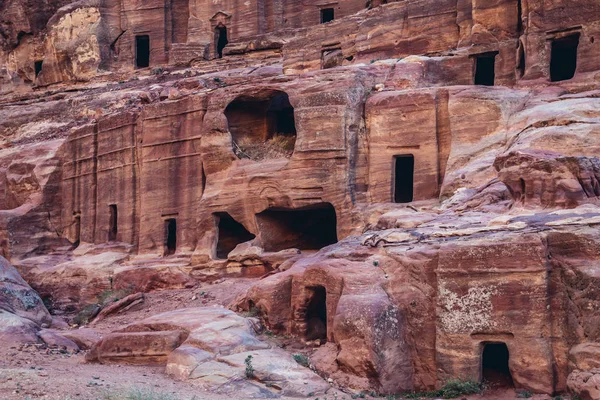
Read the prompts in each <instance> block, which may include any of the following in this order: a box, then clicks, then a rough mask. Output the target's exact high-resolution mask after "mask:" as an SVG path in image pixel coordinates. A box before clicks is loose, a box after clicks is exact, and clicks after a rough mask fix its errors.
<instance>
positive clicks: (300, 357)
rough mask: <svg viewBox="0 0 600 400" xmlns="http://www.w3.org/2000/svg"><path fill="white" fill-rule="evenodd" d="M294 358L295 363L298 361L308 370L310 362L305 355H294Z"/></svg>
mask: <svg viewBox="0 0 600 400" xmlns="http://www.w3.org/2000/svg"><path fill="white" fill-rule="evenodd" d="M292 357H294V361H296V362H297V363H298V364H300V365H302V366H303V367H307V368H308V366H309V365H310V360H309V359H308V357H306V356H305V355H304V354H294V355H293V356H292Z"/></svg>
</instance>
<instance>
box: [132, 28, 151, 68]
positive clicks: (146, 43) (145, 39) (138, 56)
mask: <svg viewBox="0 0 600 400" xmlns="http://www.w3.org/2000/svg"><path fill="white" fill-rule="evenodd" d="M135 65H136V67H137V68H147V67H149V66H150V36H148V35H139V36H136V37H135Z"/></svg>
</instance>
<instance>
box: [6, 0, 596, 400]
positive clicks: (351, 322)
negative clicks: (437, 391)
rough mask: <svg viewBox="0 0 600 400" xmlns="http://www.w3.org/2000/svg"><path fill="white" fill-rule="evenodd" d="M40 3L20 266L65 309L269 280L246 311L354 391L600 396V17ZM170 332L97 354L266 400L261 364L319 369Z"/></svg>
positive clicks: (410, 8) (458, 7) (13, 218)
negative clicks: (474, 386)
mask: <svg viewBox="0 0 600 400" xmlns="http://www.w3.org/2000/svg"><path fill="white" fill-rule="evenodd" d="M38 3H39V4H38V5H33V4H32V3H31V4H30V2H27V1H23V0H10V1H8V2H5V3H3V5H2V6H0V9H2V10H3V11H6V12H5V13H4V14H3V15H2V16H1V17H0V33H1V35H0V37H1V38H2V39H1V40H2V51H1V53H0V84H1V85H0V87H1V89H0V93H1V94H2V98H1V99H0V133H1V135H0V137H1V139H0V209H1V210H0V249H1V251H2V254H3V255H4V256H6V257H7V258H10V260H11V262H13V263H14V265H15V266H16V267H17V268H18V269H19V271H20V272H21V274H22V275H23V277H24V278H25V279H26V280H28V281H29V282H30V284H31V285H32V287H33V288H34V289H36V290H37V291H38V292H39V293H40V294H41V296H42V297H43V298H44V299H45V300H48V301H49V302H51V303H52V305H53V308H54V309H55V310H56V311H57V312H65V311H77V310H79V309H81V308H83V307H84V306H86V305H93V304H95V303H97V302H98V299H99V298H100V297H101V296H102V294H103V293H104V292H107V291H108V292H110V291H115V290H123V291H128V292H130V293H136V292H148V291H154V290H163V289H169V288H179V289H182V288H189V287H193V286H194V285H195V284H196V283H197V281H214V280H218V279H223V278H235V277H253V278H257V282H256V284H255V285H254V286H253V287H252V288H251V289H250V290H249V291H248V292H247V293H246V294H245V295H244V296H242V297H240V298H239V299H238V300H237V301H236V302H235V304H233V307H234V308H236V309H237V310H244V311H251V312H258V313H259V314H260V319H261V322H262V323H263V324H264V325H266V326H267V327H268V329H269V330H271V331H273V332H276V333H284V334H287V335H292V336H295V337H297V338H300V339H302V340H303V341H304V342H305V343H306V342H308V343H309V345H313V346H316V347H318V349H317V350H315V352H314V354H313V360H314V363H315V366H316V368H317V370H318V371H319V372H320V373H321V374H323V375H324V376H327V377H330V378H331V379H333V380H335V381H336V382H338V383H339V384H340V385H342V386H348V387H351V388H355V389H357V390H373V391H377V392H381V393H399V392H403V391H411V390H422V389H433V388H439V387H440V386H441V385H442V384H443V383H444V382H446V381H448V380H449V379H452V378H460V379H473V380H477V381H479V380H485V379H489V378H490V376H491V378H492V379H493V377H494V376H493V374H492V375H488V372H489V371H488V369H487V368H485V366H487V364H488V363H487V361H488V360H489V358H490V357H492V358H499V359H501V361H502V363H503V366H504V367H505V368H504V369H505V370H507V371H508V372H509V373H506V371H504V374H505V376H504V378H505V379H506V381H508V382H512V384H514V386H516V387H517V388H519V389H520V388H523V389H527V390H530V391H533V392H538V393H546V394H549V395H551V394H555V393H561V392H565V391H566V390H567V389H569V390H572V391H575V392H577V393H582V394H583V395H586V394H585V393H588V394H587V395H589V396H592V397H593V396H596V395H595V394H593V391H594V390H596V389H594V387H595V386H594V385H595V379H596V376H597V371H595V370H594V368H597V367H598V366H597V365H596V363H595V361H593V360H594V359H595V353H596V350H595V348H594V346H595V343H599V342H600V337H599V336H600V314H599V311H598V309H599V308H598V306H599V305H600V294H599V292H598V289H597V288H598V284H599V283H600V282H598V279H599V277H600V274H599V273H598V269H599V268H600V264H599V257H598V255H599V254H600V234H599V233H598V225H599V224H600V208H599V207H600V199H599V196H600V161H599V158H598V154H600V135H599V133H600V130H599V128H598V127H599V126H600V92H599V85H600V72H599V71H600V57H599V55H600V40H598V37H600V35H599V34H600V31H599V29H600V23H599V21H600V5H599V4H598V2H597V1H591V0H588V1H586V0H581V1H564V0H556V1H537V0H501V1H495V2H489V1H484V0H472V1H463V0H460V1H456V0H441V1H440V0H436V1H433V0H414V1H413V0H411V1H388V2H383V1H369V2H366V4H365V2H364V1H355V0H346V1H340V2H339V3H335V5H333V4H325V3H323V2H317V1H308V2H306V1H305V2H297V1H283V0H281V1H280V0H276V1H262V0H256V1H247V2H238V1H229V0H223V1H217V2H211V1H204V0H195V1H189V2H186V1H180V0H174V1H171V2H166V1H164V0H150V1H147V2H146V1H145V2H144V4H143V5H142V3H141V2H139V1H133V0H121V1H117V0H109V1H102V2H98V1H87V0H85V1H79V2H72V3H69V4H63V3H61V2H52V1H42V2H38ZM330 5H331V7H330ZM7 10H8V11H7ZM32 14H35V15H36V17H32V16H31V15H32ZM38 17H39V18H38ZM332 18H333V20H331V19H332ZM20 32H24V34H20ZM42 60H43V61H44V62H43V63H41V64H40V61H42ZM259 278H260V279H259ZM187 312H189V313H193V316H192V317H193V318H192V317H189V318H187V317H185V316H186V315H187V314H186V313H187ZM214 313H217V314H218V315H216V314H214ZM219 313H221V314H219ZM153 318H154V319H152V318H151V319H150V320H148V321H145V322H139V323H136V324H133V325H131V326H129V327H128V328H126V329H123V330H121V331H119V332H115V333H113V334H112V335H110V336H108V337H105V338H104V339H103V340H102V341H101V342H100V343H98V344H97V345H96V346H95V347H94V348H93V350H92V352H91V353H90V354H91V357H92V358H94V359H97V360H99V361H101V362H131V363H140V362H143V363H158V364H160V365H167V366H168V370H169V371H170V373H172V374H173V375H174V376H178V377H179V378H188V379H189V378H191V377H193V378H192V380H195V381H197V382H198V383H199V384H203V385H207V387H211V388H216V390H219V391H225V392H227V391H232V390H235V389H232V388H235V387H237V386H236V385H242V384H243V386H244V387H245V388H246V389H244V390H248V391H250V392H252V391H253V390H254V391H255V392H252V393H254V394H256V395H257V396H258V395H265V396H267V395H270V394H272V393H275V392H273V390H275V391H276V390H277V389H274V387H271V388H267V386H266V385H262V384H258V383H257V385H255V386H252V385H254V383H253V382H247V381H245V380H244V381H243V382H242V381H240V380H239V379H240V374H241V370H243V367H244V366H243V361H244V359H245V357H246V356H247V355H252V354H255V353H260V354H266V353H261V352H269V353H268V354H269V355H264V356H263V358H260V357H259V358H256V366H257V368H256V369H257V374H258V376H259V380H262V381H264V382H270V381H269V379H271V378H266V377H263V375H261V374H263V373H264V374H267V372H268V371H263V367H264V368H266V367H265V366H264V365H263V364H262V363H263V361H261V360H270V359H271V357H274V358H275V359H277V360H279V362H280V364H278V365H279V367H278V368H280V369H281V371H291V370H290V369H289V368H292V366H294V367H295V364H293V363H292V364H288V363H287V362H288V361H289V357H287V358H285V357H284V355H283V353H281V352H279V351H275V350H272V349H269V350H267V349H264V348H263V347H262V346H264V343H262V342H260V341H258V340H257V339H256V337H255V336H254V334H253V333H252V331H251V329H250V327H249V326H248V325H247V324H246V321H245V320H243V319H241V318H240V317H236V316H234V315H233V314H232V313H229V312H225V311H222V310H221V311H218V312H217V311H214V310H213V311H205V310H204V311H198V310H192V311H189V310H188V311H180V313H179V314H177V313H175V314H172V315H168V316H156V317H153ZM215 320H218V321H221V320H222V321H221V322H223V323H227V324H231V325H228V327H225V326H220V327H219V330H218V331H215V332H218V333H215V332H207V331H206V329H208V328H206V327H205V326H204V325H203V324H202V323H201V321H204V322H205V323H206V324H209V323H213V322H214V321H215ZM214 323H216V322H214ZM221 328H222V329H221ZM46 333H48V332H46ZM47 336H48V337H49V339H48V340H50V334H49V333H48V335H47ZM206 338H209V339H206ZM73 341H74V342H76V341H75V340H74V339H73ZM124 344H125V347H123V345H124ZM215 346H217V347H215ZM307 346H308V345H307ZM498 347H500V348H501V349H502V351H505V353H502V354H506V356H502V355H498V354H496V355H495V356H489V355H488V354H489V353H488V351H491V350H489V349H494V348H498ZM226 353H227V354H226ZM503 357H504V358H503ZM221 359H222V360H221ZM264 362H266V361H264ZM267 363H268V362H267ZM202 366H204V367H206V368H204V367H202ZM209 366H210V368H208V367H209ZM206 369H211V371H220V372H219V373H216V374H213V373H211V374H208V375H204V374H205V371H206ZM292 370H293V368H292ZM294 371H295V370H294ZM495 372H498V371H495ZM294 373H295V372H294ZM302 373H308V372H307V371H304V370H303V372H302ZM278 374H280V373H279V372H278V373H274V375H273V378H272V380H273V381H276V382H278V383H276V384H275V385H276V386H278V387H279V386H281V387H282V389H281V390H282V391H283V392H285V393H289V394H292V393H296V392H297V391H298V390H299V389H298V388H296V387H295V386H294V385H295V384H294V383H290V382H292V381H291V380H290V379H291V378H290V377H289V376H290V375H292V374H291V372H290V374H289V375H288V374H287V372H285V373H284V372H281V375H278ZM306 376H311V377H313V376H314V375H306ZM508 378H510V379H508ZM306 379H309V378H306ZM310 379H312V378H310ZM286 380H288V381H289V382H288V383H281V384H280V383H279V382H283V381H286ZM311 382H312V381H311ZM587 382H590V384H589V385H588V386H585V385H587ZM314 384H315V387H320V386H319V385H320V384H322V381H319V384H317V383H316V381H315V383H314ZM247 385H250V386H247ZM282 385H283V386H282ZM265 390H266V391H265ZM286 391H287V392H286ZM250 392H248V393H250ZM283 392H276V393H278V394H282V393H283ZM302 394H303V395H306V394H307V393H305V392H302Z"/></svg>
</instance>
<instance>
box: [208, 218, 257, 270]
mask: <svg viewBox="0 0 600 400" xmlns="http://www.w3.org/2000/svg"><path fill="white" fill-rule="evenodd" d="M214 215H215V218H218V227H219V239H218V242H217V258H219V259H222V260H225V259H227V255H228V254H229V253H231V251H232V250H233V249H235V248H236V246H237V245H238V244H241V243H244V242H248V241H250V240H252V239H254V238H255V237H256V236H255V235H253V234H252V233H250V232H248V230H247V229H246V228H245V227H244V225H242V224H240V223H239V222H237V221H236V220H235V219H233V217H231V215H229V214H228V213H226V212H220V213H215V214H214Z"/></svg>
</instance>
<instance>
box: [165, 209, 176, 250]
mask: <svg viewBox="0 0 600 400" xmlns="http://www.w3.org/2000/svg"><path fill="white" fill-rule="evenodd" d="M176 250H177V220H176V219H175V218H171V219H167V220H165V256H170V255H171V254H175V251H176Z"/></svg>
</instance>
